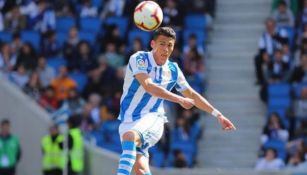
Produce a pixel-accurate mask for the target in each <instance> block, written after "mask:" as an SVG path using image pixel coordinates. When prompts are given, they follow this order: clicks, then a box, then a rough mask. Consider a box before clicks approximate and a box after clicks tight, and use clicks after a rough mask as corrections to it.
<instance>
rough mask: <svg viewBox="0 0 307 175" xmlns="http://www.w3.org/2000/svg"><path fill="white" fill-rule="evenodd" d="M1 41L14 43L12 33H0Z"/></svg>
mask: <svg viewBox="0 0 307 175" xmlns="http://www.w3.org/2000/svg"><path fill="white" fill-rule="evenodd" d="M0 41H2V42H11V41H12V33H11V32H6V31H2V32H0Z"/></svg>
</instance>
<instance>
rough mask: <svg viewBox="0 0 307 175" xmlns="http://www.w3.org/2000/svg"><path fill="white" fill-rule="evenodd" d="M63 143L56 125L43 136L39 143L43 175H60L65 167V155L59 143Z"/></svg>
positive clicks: (62, 137)
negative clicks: (41, 152)
mask: <svg viewBox="0 0 307 175" xmlns="http://www.w3.org/2000/svg"><path fill="white" fill-rule="evenodd" d="M63 141H64V136H63V135H61V134H60V131H59V128H58V126H57V125H52V126H50V128H49V134H48V135H45V136H44V137H43V138H42V141H41V147H42V151H43V158H42V165H43V173H44V175H62V174H63V170H64V167H65V164H66V162H65V160H66V157H65V156H66V155H65V153H64V151H63V149H62V148H60V143H62V142H63Z"/></svg>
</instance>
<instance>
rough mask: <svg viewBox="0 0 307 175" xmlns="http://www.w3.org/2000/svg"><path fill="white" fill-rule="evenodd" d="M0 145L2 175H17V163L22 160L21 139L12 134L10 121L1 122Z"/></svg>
mask: <svg viewBox="0 0 307 175" xmlns="http://www.w3.org/2000/svg"><path fill="white" fill-rule="evenodd" d="M0 144H1V147H0V157H1V161H0V174H3V175H15V173H16V166H17V163H18V162H19V160H20V158H21V148H20V143H19V139H18V138H17V137H16V136H14V135H13V134H12V133H11V123H10V121H9V120H8V119H3V120H2V121H1V127H0Z"/></svg>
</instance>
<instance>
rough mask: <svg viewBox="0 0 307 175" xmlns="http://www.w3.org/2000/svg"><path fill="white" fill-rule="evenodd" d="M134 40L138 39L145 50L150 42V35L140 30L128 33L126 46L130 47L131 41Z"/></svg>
mask: <svg viewBox="0 0 307 175" xmlns="http://www.w3.org/2000/svg"><path fill="white" fill-rule="evenodd" d="M135 38H140V39H141V41H142V44H143V47H144V48H147V46H148V44H149V42H150V40H151V33H149V32H144V31H141V30H140V29H135V30H131V31H130V32H129V33H128V46H130V47H131V46H132V43H133V40H134V39H135Z"/></svg>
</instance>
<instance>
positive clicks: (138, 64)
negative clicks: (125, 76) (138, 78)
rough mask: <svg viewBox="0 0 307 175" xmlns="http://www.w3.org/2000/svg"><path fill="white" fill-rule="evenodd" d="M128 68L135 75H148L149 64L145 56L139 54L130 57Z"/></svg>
mask: <svg viewBox="0 0 307 175" xmlns="http://www.w3.org/2000/svg"><path fill="white" fill-rule="evenodd" d="M128 68H129V69H130V70H131V72H132V74H133V75H136V74H140V73H146V74H147V73H148V72H147V68H148V63H147V62H146V58H145V56H144V55H142V54H140V53H139V52H137V53H135V54H133V55H132V56H131V57H130V60H129V63H128Z"/></svg>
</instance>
